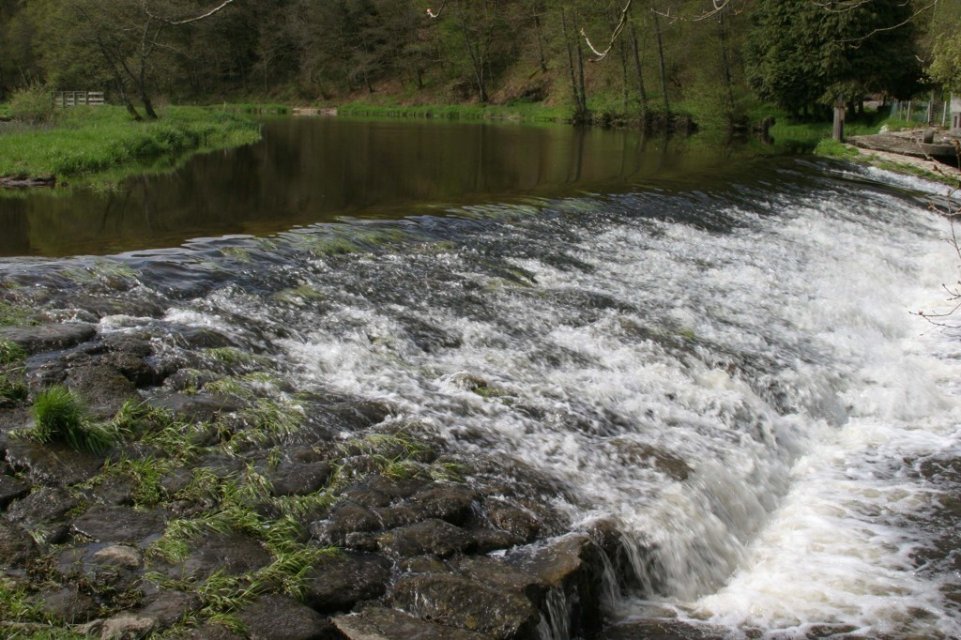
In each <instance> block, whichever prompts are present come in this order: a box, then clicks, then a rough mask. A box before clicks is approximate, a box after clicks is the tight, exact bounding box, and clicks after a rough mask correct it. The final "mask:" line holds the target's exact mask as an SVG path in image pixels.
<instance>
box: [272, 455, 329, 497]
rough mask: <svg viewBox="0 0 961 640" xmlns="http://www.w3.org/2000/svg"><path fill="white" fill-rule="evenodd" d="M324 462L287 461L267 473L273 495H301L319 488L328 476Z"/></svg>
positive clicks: (326, 465)
mask: <svg viewBox="0 0 961 640" xmlns="http://www.w3.org/2000/svg"><path fill="white" fill-rule="evenodd" d="M331 471H332V469H331V466H330V465H329V464H327V463H326V462H315V463H308V464H300V463H287V464H282V465H280V466H279V467H278V468H277V469H276V470H275V471H273V472H271V473H270V474H268V476H267V477H268V478H269V479H270V482H271V485H272V486H273V494H274V495H275V496H303V495H307V494H310V493H314V492H315V491H317V490H319V489H321V488H322V487H323V486H324V485H325V484H326V483H327V480H328V479H329V478H330V474H331Z"/></svg>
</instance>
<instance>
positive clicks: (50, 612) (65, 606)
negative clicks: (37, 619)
mask: <svg viewBox="0 0 961 640" xmlns="http://www.w3.org/2000/svg"><path fill="white" fill-rule="evenodd" d="M37 605H38V606H39V607H40V609H41V610H42V611H43V613H44V615H46V616H47V617H49V618H51V619H53V620H56V621H58V622H61V623H65V624H81V623H84V622H88V621H90V620H93V619H94V618H95V617H96V616H97V612H98V605H97V602H96V600H94V599H93V598H92V597H90V596H89V595H87V594H86V593H82V592H80V591H78V590H77V589H76V588H72V587H68V588H65V589H60V590H59V591H53V592H49V593H43V594H41V595H40V596H39V597H38V599H37Z"/></svg>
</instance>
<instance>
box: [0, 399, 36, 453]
mask: <svg viewBox="0 0 961 640" xmlns="http://www.w3.org/2000/svg"><path fill="white" fill-rule="evenodd" d="M29 424H30V410H29V409H26V408H24V407H8V408H0V451H3V450H6V448H7V442H8V438H9V436H8V435H7V434H8V433H9V432H10V431H12V430H14V429H22V428H23V427H26V426H27V425H29Z"/></svg>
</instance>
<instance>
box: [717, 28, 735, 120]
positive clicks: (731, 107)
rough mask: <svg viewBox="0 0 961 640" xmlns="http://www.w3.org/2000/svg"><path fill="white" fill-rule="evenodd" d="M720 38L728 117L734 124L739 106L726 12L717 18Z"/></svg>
mask: <svg viewBox="0 0 961 640" xmlns="http://www.w3.org/2000/svg"><path fill="white" fill-rule="evenodd" d="M717 26H718V36H719V39H720V43H721V66H722V68H723V71H724V85H725V86H726V87H727V115H728V120H729V121H730V122H732V123H733V122H734V117H735V115H736V114H735V112H736V111H737V106H736V104H735V102H734V80H733V77H732V74H731V61H730V60H729V58H728V54H727V29H726V28H725V26H724V12H721V13H719V14H718V16H717Z"/></svg>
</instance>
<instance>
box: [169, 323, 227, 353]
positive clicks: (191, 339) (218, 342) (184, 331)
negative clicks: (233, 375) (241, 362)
mask: <svg viewBox="0 0 961 640" xmlns="http://www.w3.org/2000/svg"><path fill="white" fill-rule="evenodd" d="M175 330H176V332H177V333H176V335H175V336H174V339H175V340H176V341H177V342H178V343H179V344H180V345H182V346H184V347H187V348H188V349H195V350H196V349H223V348H225V347H236V346H237V345H236V344H235V343H234V341H233V340H231V339H230V338H228V337H227V336H225V335H224V334H222V333H218V332H216V331H214V330H213V329H205V328H203V327H188V326H180V327H177V328H176V329H175Z"/></svg>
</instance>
